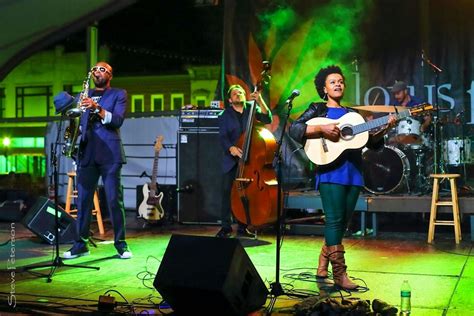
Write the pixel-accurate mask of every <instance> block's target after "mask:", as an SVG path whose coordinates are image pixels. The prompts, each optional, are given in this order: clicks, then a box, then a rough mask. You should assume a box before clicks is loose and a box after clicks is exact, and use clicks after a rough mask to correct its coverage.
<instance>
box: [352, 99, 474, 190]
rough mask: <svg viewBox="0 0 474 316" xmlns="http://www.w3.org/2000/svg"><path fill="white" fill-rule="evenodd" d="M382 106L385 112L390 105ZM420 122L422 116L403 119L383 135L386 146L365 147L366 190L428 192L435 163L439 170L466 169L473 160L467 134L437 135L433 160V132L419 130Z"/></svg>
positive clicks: (446, 121)
mask: <svg viewBox="0 0 474 316" xmlns="http://www.w3.org/2000/svg"><path fill="white" fill-rule="evenodd" d="M369 107H370V106H366V107H365V108H369ZM358 108H359V109H362V108H364V107H363V106H361V107H358ZM385 109H387V111H385V112H390V110H389V109H390V107H385ZM379 110H380V109H379ZM392 112H393V111H392ZM421 122H422V118H421V119H420V118H417V117H410V118H405V119H404V120H401V121H399V122H398V124H397V126H396V127H395V128H393V129H392V130H391V131H390V132H389V133H388V134H387V135H385V146H384V147H383V148H382V149H380V150H370V149H367V148H364V150H363V151H362V161H363V167H364V180H365V189H366V190H367V191H368V192H369V193H373V194H395V193H396V194H417V195H420V194H427V193H430V192H431V181H430V179H429V175H430V174H431V173H434V170H435V164H437V165H438V166H439V167H440V169H441V171H447V170H446V169H447V168H449V169H452V168H454V167H457V168H459V167H461V168H464V170H465V165H466V164H470V163H474V159H473V158H472V156H471V155H472V153H471V140H470V139H469V138H467V137H439V136H438V138H441V139H442V141H439V139H438V141H437V143H438V144H439V147H438V148H439V149H438V150H439V153H438V157H439V158H438V159H439V161H436V160H437V159H436V156H435V152H434V151H435V147H436V145H437V144H436V143H435V141H434V137H433V136H434V135H433V133H432V132H431V131H425V132H421V125H422V123H421ZM449 123H453V124H454V123H456V122H454V121H451V122H450V121H448V120H445V121H444V122H443V124H445V125H446V124H449ZM456 124H457V123H456ZM440 130H441V131H442V130H443V129H442V128H441V129H440ZM441 136H444V135H441Z"/></svg>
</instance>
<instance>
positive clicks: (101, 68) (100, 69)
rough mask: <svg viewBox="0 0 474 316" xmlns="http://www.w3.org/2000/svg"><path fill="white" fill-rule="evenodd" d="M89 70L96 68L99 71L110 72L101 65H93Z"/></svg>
mask: <svg viewBox="0 0 474 316" xmlns="http://www.w3.org/2000/svg"><path fill="white" fill-rule="evenodd" d="M91 70H92V71H97V70H99V71H100V72H107V73H109V74H110V71H109V70H108V69H107V68H105V67H103V66H95V67H92V69H91Z"/></svg>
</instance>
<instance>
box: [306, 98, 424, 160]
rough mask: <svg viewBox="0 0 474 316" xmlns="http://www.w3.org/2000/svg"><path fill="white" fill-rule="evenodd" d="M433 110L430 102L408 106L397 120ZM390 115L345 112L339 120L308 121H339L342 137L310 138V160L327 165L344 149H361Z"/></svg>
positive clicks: (320, 121) (313, 121)
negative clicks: (367, 116) (372, 117)
mask: <svg viewBox="0 0 474 316" xmlns="http://www.w3.org/2000/svg"><path fill="white" fill-rule="evenodd" d="M430 110H433V106H432V105H431V104H428V103H423V104H421V105H418V106H415V107H411V108H408V109H406V110H404V111H401V112H399V113H396V114H394V115H395V116H396V119H397V120H401V119H404V118H406V117H409V116H412V115H418V114H422V113H425V112H427V111H430ZM388 118H389V116H383V117H380V118H378V119H375V120H370V121H367V122H366V121H365V120H364V118H363V117H362V116H361V115H360V114H359V113H356V112H349V113H347V114H344V115H343V116H341V117H340V118H338V119H337V120H332V119H329V118H325V117H315V118H312V119H310V120H308V121H307V122H306V124H307V125H325V124H332V123H338V127H339V130H340V135H339V136H340V137H339V139H338V140H337V141H331V140H329V139H326V138H324V137H320V138H308V139H307V140H306V144H305V146H304V151H305V152H306V155H307V156H308V158H309V160H311V161H312V162H314V163H315V164H317V165H320V166H321V165H327V164H330V163H331V162H333V161H335V160H336V159H337V158H338V157H339V156H340V155H341V154H342V153H343V152H344V151H346V150H349V149H360V148H362V147H364V146H365V145H366V144H367V141H368V140H369V131H370V130H373V129H375V128H377V127H380V126H383V125H386V124H387V123H388Z"/></svg>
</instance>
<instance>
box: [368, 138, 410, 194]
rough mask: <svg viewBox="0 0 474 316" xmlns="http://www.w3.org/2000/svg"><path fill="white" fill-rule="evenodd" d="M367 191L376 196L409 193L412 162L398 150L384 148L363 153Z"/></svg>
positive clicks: (389, 147) (388, 147)
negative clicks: (407, 185)
mask: <svg viewBox="0 0 474 316" xmlns="http://www.w3.org/2000/svg"><path fill="white" fill-rule="evenodd" d="M362 165H363V168H364V182H365V186H364V187H365V189H366V190H367V191H369V192H371V193H374V194H388V193H392V192H397V193H399V192H404V191H407V187H406V184H407V179H408V177H409V175H410V162H409V160H408V158H407V156H406V155H405V154H404V153H403V152H402V151H401V150H400V149H398V148H396V147H393V146H384V147H383V148H382V149H379V150H372V149H367V148H365V149H364V150H363V151H362Z"/></svg>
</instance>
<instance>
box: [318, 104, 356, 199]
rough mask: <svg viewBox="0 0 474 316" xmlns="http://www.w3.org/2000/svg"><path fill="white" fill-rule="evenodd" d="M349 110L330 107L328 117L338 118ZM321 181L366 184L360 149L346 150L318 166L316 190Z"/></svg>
mask: <svg viewBox="0 0 474 316" xmlns="http://www.w3.org/2000/svg"><path fill="white" fill-rule="evenodd" d="M347 112H348V111H347V109H345V108H331V107H328V113H327V115H326V117H327V118H330V119H333V120H337V119H338V118H340V117H341V116H343V115H344V114H346V113H347ZM319 183H334V184H342V185H355V186H364V177H363V176H362V156H361V151H360V149H356V150H352V149H351V150H346V151H344V153H342V154H341V156H339V158H337V160H336V161H334V162H332V163H331V164H329V165H327V166H321V167H318V169H317V171H316V190H317V189H318V187H319Z"/></svg>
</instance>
